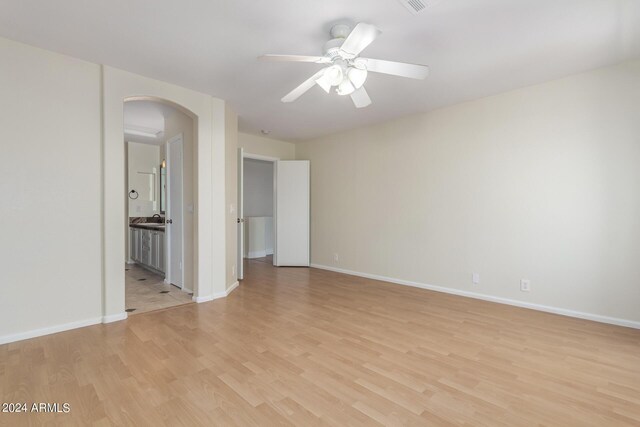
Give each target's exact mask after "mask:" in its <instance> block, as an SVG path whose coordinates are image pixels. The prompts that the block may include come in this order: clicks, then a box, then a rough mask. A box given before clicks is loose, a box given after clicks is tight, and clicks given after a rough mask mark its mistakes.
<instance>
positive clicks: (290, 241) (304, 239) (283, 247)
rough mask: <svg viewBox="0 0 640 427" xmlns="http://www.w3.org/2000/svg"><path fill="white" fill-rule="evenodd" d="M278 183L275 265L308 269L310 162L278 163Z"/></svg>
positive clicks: (276, 171) (282, 161)
mask: <svg viewBox="0 0 640 427" xmlns="http://www.w3.org/2000/svg"><path fill="white" fill-rule="evenodd" d="M275 183H276V203H275V216H276V221H275V223H276V230H275V235H276V239H275V248H274V249H275V251H274V255H273V264H274V265H277V266H306V267H308V266H309V161H308V160H280V161H277V162H276V167H275Z"/></svg>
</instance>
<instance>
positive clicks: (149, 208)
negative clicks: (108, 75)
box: [124, 99, 195, 314]
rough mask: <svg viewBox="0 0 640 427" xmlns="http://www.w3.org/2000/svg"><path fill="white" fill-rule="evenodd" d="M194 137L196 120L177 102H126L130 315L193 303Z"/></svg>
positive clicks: (127, 300)
mask: <svg viewBox="0 0 640 427" xmlns="http://www.w3.org/2000/svg"><path fill="white" fill-rule="evenodd" d="M193 136H194V121H193V119H192V118H191V117H189V116H188V115H186V114H185V113H183V112H182V111H180V110H179V109H178V108H175V107H174V106H172V105H168V104H166V103H163V102H159V101H155V100H149V99H144V100H130V101H125V104H124V143H125V153H126V155H125V159H126V167H125V175H126V176H125V180H126V185H127V189H126V191H127V194H126V200H127V221H126V227H125V228H126V229H125V236H126V237H125V242H126V248H125V260H126V265H125V310H126V312H128V313H129V314H138V313H143V312H148V311H153V310H158V309H164V308H168V307H173V306H177V305H182V304H187V303H191V302H192V295H193V284H194V274H193V272H194V251H193V248H194V238H195V236H194V220H195V219H194V203H193V200H194V195H195V191H194V187H195V175H194V174H193V173H192V172H193V171H194V170H195V168H194V167H193V164H194V157H195V156H194V137H193ZM190 172H191V173H190Z"/></svg>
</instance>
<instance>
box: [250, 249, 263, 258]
mask: <svg viewBox="0 0 640 427" xmlns="http://www.w3.org/2000/svg"><path fill="white" fill-rule="evenodd" d="M266 256H267V251H266V250H262V251H253V252H249V253H247V256H246V258H249V259H252V258H264V257H266Z"/></svg>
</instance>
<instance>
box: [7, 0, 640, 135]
mask: <svg viewBox="0 0 640 427" xmlns="http://www.w3.org/2000/svg"><path fill="white" fill-rule="evenodd" d="M360 21H362V22H368V23H372V24H374V25H376V26H378V27H379V28H380V29H381V30H382V31H383V33H382V35H381V36H380V37H379V38H378V39H377V40H376V41H375V42H374V44H372V45H371V46H370V47H369V48H367V49H366V50H365V52H364V56H368V57H372V58H382V59H389V60H397V61H405V62H414V63H424V64H427V65H429V66H430V67H431V75H430V77H429V78H428V79H427V80H425V81H416V80H410V79H402V78H396V77H391V76H383V75H371V76H370V77H369V79H368V81H367V84H366V87H367V91H368V92H369V94H370V95H371V98H372V99H373V105H372V106H370V107H367V108H364V109H361V110H357V109H355V108H354V107H353V105H352V103H351V100H350V99H349V98H348V97H339V96H338V95H335V94H331V95H327V94H325V93H324V92H322V90H321V89H320V88H318V87H315V88H313V89H312V90H311V91H309V92H308V93H307V94H305V95H304V96H303V97H302V98H300V99H299V100H298V101H296V102H295V103H292V104H282V103H281V102H280V98H281V97H282V96H283V95H285V94H286V93H287V92H289V91H290V90H291V89H292V88H293V87H295V86H297V85H298V84H299V83H301V82H302V81H303V80H305V79H306V78H307V77H309V76H310V75H311V74H312V73H313V72H314V70H316V69H318V68H319V67H320V66H319V65H317V64H301V63H263V62H258V61H257V60H256V57H257V56H258V55H260V54H263V53H287V54H310V55H316V54H321V49H322V46H323V44H324V42H325V41H326V40H327V39H328V30H329V28H330V27H331V25H332V24H334V23H336V22H360ZM0 35H2V36H5V37H8V38H10V39H14V40H18V41H22V42H24V43H28V44H32V45H35V46H39V47H43V48H46V49H50V50H53V51H57V52H61V53H66V54H69V55H72V56H75V57H79V58H83V59H86V60H89V61H92V62H96V63H103V64H107V65H111V66H114V67H118V68H122V69H125V70H128V71H132V72H135V73H138V74H142V75H145V76H149V77H153V78H157V79H160V80H164V81H168V82H172V83H175V84H178V85H182V86H185V87H188V88H191V89H195V90H198V91H202V92H206V93H209V94H211V95H213V96H216V97H219V98H223V99H226V100H228V102H229V103H230V105H231V107H232V108H233V109H234V110H235V111H237V113H238V115H239V117H240V129H241V130H242V131H245V132H250V133H256V134H258V133H259V131H260V129H266V130H270V131H271V133H270V135H269V136H270V137H273V138H281V139H286V140H293V141H295V140H301V139H307V138H311V137H315V136H319V135H323V134H328V133H332V132H336V131H339V130H344V129H348V128H353V127H357V126H361V125H365V124H370V123H374V122H379V121H383V120H389V119H392V118H396V117H400V116H403V115H408V114H412V113H418V112H422V111H427V110H430V109H433V108H437V107H441V106H445V105H450V104H454V103H457V102H461V101H464V100H470V99H475V98H479V97H483V96H487V95H491V94H495V93H499V92H503V91H505V90H509V89H512V88H516V87H521V86H526V85H530V84H534V83H539V82H543V81H547V80H551V79H554V78H558V77H562V76H566V75H569V74H573V73H576V72H580V71H586V70H589V69H593V68H597V67H601V66H605V65H609V64H613V63H617V62H621V61H624V60H627V59H631V58H637V57H640V1H638V0H439V1H436V2H435V4H433V5H432V6H429V7H428V8H427V10H426V11H424V12H422V13H421V14H419V15H416V16H414V15H411V14H410V13H409V12H408V11H407V10H406V9H405V8H404V7H403V6H402V5H401V4H400V3H399V2H398V1H397V0H376V1H371V0H297V1H291V0H269V1H256V0H253V1H248V0H234V1H230V0H187V1H175V0H155V1H151V0H138V1H131V0H111V1H102V2H95V1H87V0H58V1H41V0H20V1H16V0H13V1H12V0H0Z"/></svg>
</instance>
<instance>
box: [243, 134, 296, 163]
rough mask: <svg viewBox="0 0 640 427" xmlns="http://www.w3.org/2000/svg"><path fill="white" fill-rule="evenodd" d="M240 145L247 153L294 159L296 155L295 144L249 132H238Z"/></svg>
mask: <svg viewBox="0 0 640 427" xmlns="http://www.w3.org/2000/svg"><path fill="white" fill-rule="evenodd" d="M238 146H239V147H242V148H244V151H245V152H246V153H251V154H258V155H260V156H267V157H276V158H279V159H281V160H293V159H295V157H296V151H295V144H292V143H290V142H285V141H279V140H277V139H272V138H265V137H262V136H256V135H251V134H248V133H239V134H238Z"/></svg>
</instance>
